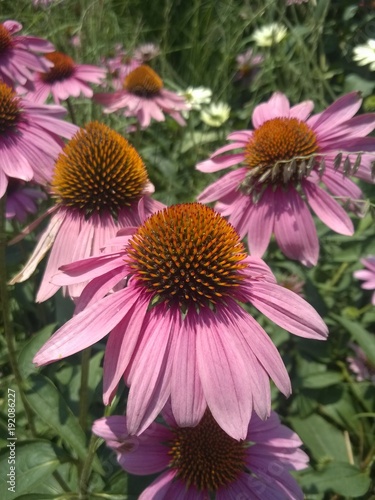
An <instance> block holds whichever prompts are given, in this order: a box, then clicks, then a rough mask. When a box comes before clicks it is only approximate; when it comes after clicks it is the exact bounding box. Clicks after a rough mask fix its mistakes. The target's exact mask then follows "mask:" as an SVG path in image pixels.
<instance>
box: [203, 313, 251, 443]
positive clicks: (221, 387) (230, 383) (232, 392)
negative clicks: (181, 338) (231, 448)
mask: <svg viewBox="0 0 375 500" xmlns="http://www.w3.org/2000/svg"><path fill="white" fill-rule="evenodd" d="M196 343H197V362H198V369H199V375H200V379H201V383H202V387H203V393H204V395H205V398H206V401H207V405H208V407H209V409H210V411H211V413H212V416H213V417H214V419H215V420H216V421H217V423H218V424H219V425H220V427H221V428H222V429H223V430H224V431H225V432H226V433H227V434H229V435H230V436H231V437H233V438H234V439H245V437H246V435H247V427H248V424H249V421H250V416H251V411H252V398H251V392H250V393H249V390H251V389H250V388H249V387H248V384H247V383H246V380H245V381H244V374H246V373H247V366H246V364H245V362H244V360H243V356H242V353H241V352H240V351H239V349H238V347H237V346H235V345H234V344H233V343H232V342H231V338H230V336H229V334H228V332H227V330H226V329H225V328H222V324H221V322H218V320H217V319H216V317H215V315H214V313H212V312H211V311H204V314H202V313H201V314H199V316H198V317H197V324H196Z"/></svg>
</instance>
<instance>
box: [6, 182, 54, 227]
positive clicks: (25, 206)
mask: <svg viewBox="0 0 375 500" xmlns="http://www.w3.org/2000/svg"><path fill="white" fill-rule="evenodd" d="M6 196H7V197H6V210H5V217H6V218H7V219H15V220H17V221H18V222H24V221H25V219H26V218H27V216H28V215H30V214H35V213H36V212H37V211H38V201H39V200H45V199H46V198H47V195H46V193H44V192H43V191H41V190H40V189H36V188H35V187H32V186H30V185H29V184H26V183H25V182H24V181H19V180H16V179H9V183H8V189H7V195H6Z"/></svg>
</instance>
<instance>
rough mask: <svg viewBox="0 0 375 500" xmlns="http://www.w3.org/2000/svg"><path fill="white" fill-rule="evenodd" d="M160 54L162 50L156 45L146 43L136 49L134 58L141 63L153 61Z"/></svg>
mask: <svg viewBox="0 0 375 500" xmlns="http://www.w3.org/2000/svg"><path fill="white" fill-rule="evenodd" d="M159 54H160V48H159V47H158V46H157V45H155V44H154V43H144V44H142V45H138V47H136V48H135V50H134V53H133V57H134V59H137V60H138V61H140V62H141V63H144V62H148V61H151V59H154V58H155V57H157V56H158V55H159Z"/></svg>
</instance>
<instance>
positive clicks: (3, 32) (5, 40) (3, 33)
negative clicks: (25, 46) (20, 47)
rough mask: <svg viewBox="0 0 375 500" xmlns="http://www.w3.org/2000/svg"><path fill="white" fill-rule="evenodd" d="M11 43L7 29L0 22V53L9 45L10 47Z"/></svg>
mask: <svg viewBox="0 0 375 500" xmlns="http://www.w3.org/2000/svg"><path fill="white" fill-rule="evenodd" d="M12 45H13V42H12V37H11V35H10V33H9V31H8V30H7V29H6V28H5V26H3V25H2V24H0V54H1V53H2V52H4V51H5V50H6V49H8V48H9V47H12Z"/></svg>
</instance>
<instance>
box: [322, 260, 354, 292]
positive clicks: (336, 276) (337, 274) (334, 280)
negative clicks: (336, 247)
mask: <svg viewBox="0 0 375 500" xmlns="http://www.w3.org/2000/svg"><path fill="white" fill-rule="evenodd" d="M348 266H349V263H348V262H343V263H342V264H341V266H340V267H339V268H338V270H337V271H336V272H335V274H334V275H333V277H332V279H331V280H330V281H329V282H328V283H327V287H328V288H333V287H334V286H335V285H336V283H337V282H338V281H339V279H340V278H341V276H342V275H343V274H344V272H345V271H346V269H347V267H348Z"/></svg>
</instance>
